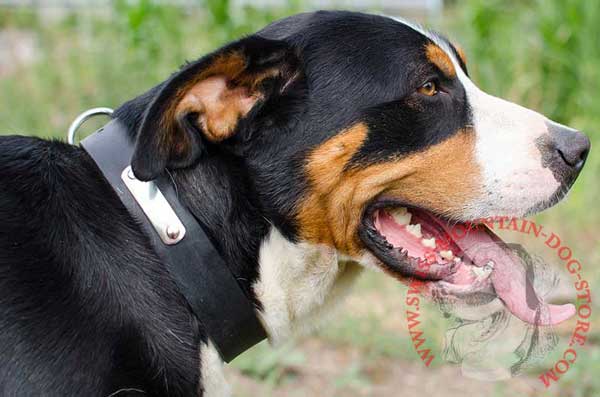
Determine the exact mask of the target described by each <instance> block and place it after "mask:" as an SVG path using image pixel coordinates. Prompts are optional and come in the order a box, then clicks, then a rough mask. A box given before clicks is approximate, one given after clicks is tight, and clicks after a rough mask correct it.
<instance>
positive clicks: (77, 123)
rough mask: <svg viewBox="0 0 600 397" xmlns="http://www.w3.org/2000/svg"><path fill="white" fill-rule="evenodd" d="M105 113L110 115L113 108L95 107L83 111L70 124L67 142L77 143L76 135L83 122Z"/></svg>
mask: <svg viewBox="0 0 600 397" xmlns="http://www.w3.org/2000/svg"><path fill="white" fill-rule="evenodd" d="M100 114H104V115H107V116H110V115H112V114H113V110H112V109H111V108H93V109H88V110H86V111H85V112H83V113H81V114H80V115H79V116H77V118H76V119H75V120H73V122H72V123H71V125H70V126H69V132H68V134H67V142H68V143H70V144H71V145H74V144H75V137H76V136H77V130H78V129H79V127H81V125H82V124H83V123H85V122H86V121H87V120H89V119H91V118H92V117H94V116H97V115H100Z"/></svg>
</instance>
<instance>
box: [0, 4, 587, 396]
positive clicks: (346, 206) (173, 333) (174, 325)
mask: <svg viewBox="0 0 600 397" xmlns="http://www.w3.org/2000/svg"><path fill="white" fill-rule="evenodd" d="M113 117H114V118H115V119H117V120H119V121H120V122H121V123H122V124H123V125H125V126H126V128H127V130H128V132H129V134H130V136H131V139H132V140H134V141H135V151H134V154H133V157H132V161H131V166H132V169H133V172H134V173H135V176H136V177H137V178H138V179H140V180H142V181H150V180H153V179H155V178H157V177H158V176H159V175H161V174H163V173H164V172H169V174H170V176H171V177H172V180H173V184H174V185H175V186H176V187H177V190H178V194H179V196H180V199H181V201H182V202H183V203H185V205H186V206H187V207H188V208H189V210H190V211H191V212H192V213H193V214H194V216H195V217H196V218H197V219H199V220H200V222H201V223H202V225H203V228H204V229H205V231H206V233H207V234H208V236H209V237H210V239H211V241H213V243H214V244H215V246H216V247H217V249H218V251H219V253H220V254H221V255H222V257H223V258H224V260H225V262H226V264H227V267H228V268H229V270H230V272H231V273H232V274H233V275H234V276H235V277H236V279H237V280H238V282H239V284H240V288H241V289H242V290H243V291H244V293H245V294H246V296H247V298H248V299H249V300H250V301H251V302H252V303H253V305H254V307H255V310H256V314H257V316H258V317H259V318H260V320H261V322H262V324H263V326H264V328H265V330H266V332H267V334H268V338H269V340H270V342H271V343H273V344H278V343H281V342H282V341H285V340H287V339H289V338H290V337H292V336H294V335H297V334H300V333H304V332H307V331H309V330H311V329H313V328H314V327H315V325H316V324H318V323H319V320H320V319H321V318H324V317H326V316H327V313H329V312H330V311H331V310H332V309H333V308H334V307H335V306H336V304H337V303H338V302H339V301H340V298H341V297H343V296H344V295H345V294H346V293H347V292H348V290H349V289H350V287H351V285H352V283H353V281H354V280H355V279H356V278H357V276H358V275H359V274H360V273H361V272H362V270H363V269H365V268H370V269H375V270H378V271H383V272H385V273H387V274H389V275H391V276H393V277H396V278H398V279H401V280H407V279H415V278H416V279H418V280H421V281H422V283H423V285H424V286H425V287H426V288H425V289H424V291H425V292H424V293H426V292H429V293H435V292H436V291H437V292H440V291H442V292H443V293H445V294H449V295H453V296H456V297H457V299H459V298H460V296H461V292H462V293H465V292H466V291H471V292H472V291H475V290H480V289H484V288H485V289H486V290H488V291H489V290H493V291H495V293H496V294H497V296H498V297H499V298H500V299H501V301H502V302H503V304H505V305H506V306H507V307H508V309H509V310H510V311H511V312H512V313H513V314H514V315H516V316H517V317H519V318H521V319H523V320H524V321H533V320H532V318H531V316H532V312H531V309H528V308H527V305H525V304H523V303H522V302H520V299H524V298H523V294H524V292H523V291H519V290H516V289H515V288H513V287H507V286H506V285H505V284H503V282H505V281H506V279H507V278H508V277H511V276H514V274H515V272H516V270H514V269H511V265H510V264H509V265H505V266H504V267H503V268H502V269H497V270H498V271H497V272H496V270H494V272H493V275H492V276H491V277H489V278H488V279H487V280H489V281H485V282H484V281H481V280H477V282H476V283H473V273H472V272H471V273H469V269H472V268H479V267H481V266H482V265H483V264H484V263H488V264H489V262H490V260H495V261H496V262H495V263H496V264H498V263H500V262H502V261H503V260H504V259H506V257H507V254H506V253H505V252H504V251H503V250H502V248H501V247H500V244H499V243H498V241H497V239H495V238H494V236H493V235H491V234H490V233H489V232H488V231H486V228H485V227H483V226H482V225H480V224H479V223H477V222H476V220H481V219H486V218H490V217H499V216H501V217H505V216H506V217H521V216H525V215H528V214H532V213H534V212H538V211H541V210H544V209H546V208H548V207H551V206H552V205H554V204H555V203H557V202H558V201H559V200H561V199H562V198H563V197H564V195H565V194H566V192H567V191H568V190H569V188H570V187H571V185H572V184H573V182H574V181H575V179H576V177H577V176H578V174H579V172H580V171H581V169H582V167H583V165H584V163H585V160H586V156H587V155H588V152H589V150H590V142H589V140H588V138H587V137H586V136H585V135H584V134H582V133H581V132H579V131H576V130H574V129H571V128H569V127H566V126H563V125H560V124H558V123H555V122H552V121H550V120H549V119H547V118H545V117H544V116H542V115H540V114H538V113H536V112H534V111H532V110H528V109H526V108H523V107H520V106H519V105H516V104H513V103H510V102H507V101H505V100H502V99H499V98H496V97H493V96H491V95H489V94H486V93H484V92H483V91H481V90H480V89H479V88H478V87H477V86H476V85H475V83H474V82H473V81H472V80H471V79H470V78H469V73H468V69H467V59H466V57H465V55H464V53H463V51H462V50H461V49H460V47H459V46H458V45H456V44H455V43H452V42H451V41H449V40H447V39H446V38H444V37H443V36H441V35H439V34H437V33H434V32H431V31H428V30H425V29H423V28H421V27H419V26H416V25H413V24H410V23H408V22H405V21H401V20H398V19H394V18H390V17H386V16H379V15H369V14H363V13H356V12H346V11H320V12H312V13H303V14H298V15H295V16H291V17H287V18H284V19H281V20H279V21H276V22H274V23H272V24H270V25H268V26H267V27H265V28H264V29H262V30H260V31H258V32H257V33H255V34H252V35H250V36H247V37H244V38H242V39H240V40H238V41H235V42H233V43H230V44H227V45H225V46H224V47H222V48H220V49H218V50H216V51H215V52H213V53H211V54H209V55H207V56H204V57H202V58H200V59H199V60H197V61H194V62H191V63H188V64H186V65H184V66H183V67H182V68H181V70H179V71H178V72H176V73H174V74H173V75H172V76H171V77H169V78H168V79H167V80H166V81H164V82H163V83H161V84H159V85H157V86H156V87H154V88H152V89H150V90H149V91H148V92H146V93H144V94H142V95H140V96H139V97H137V98H135V99H132V100H131V101H129V102H126V103H125V104H123V105H122V106H121V107H119V108H118V109H117V110H116V111H115V113H114V115H113ZM0 143H1V144H0V170H1V171H0V224H1V225H2V227H1V228H0V291H2V292H1V294H0V357H1V358H2V359H1V360H0V394H2V395H3V396H34V395H45V396H109V395H110V396H117V395H118V396H137V395H145V396H192V395H201V396H206V397H213V396H227V395H229V394H230V390H229V388H228V386H227V384H226V382H225V380H224V376H223V373H222V367H223V361H222V359H221V357H220V356H219V354H218V352H217V350H216V349H215V346H214V345H213V343H212V341H211V340H210V339H209V337H208V335H207V333H206V330H205V329H204V328H203V326H202V323H201V318H200V319H198V318H197V316H195V315H194V314H193V313H192V312H191V311H190V308H189V307H188V305H187V304H186V302H185V298H184V297H183V296H182V294H181V293H180V291H179V290H178V288H177V285H176V283H175V282H174V281H173V278H172V276H171V275H170V274H169V272H168V271H167V270H166V269H165V268H164V266H163V265H162V263H161V260H160V258H159V257H158V256H157V254H156V253H155V251H154V250H153V249H152V247H151V245H150V244H149V240H148V237H147V236H146V235H145V234H144V233H143V232H142V230H141V229H140V227H139V224H138V223H137V222H136V221H135V220H134V219H133V218H132V216H131V215H130V214H129V212H128V211H127V210H126V209H125V207H124V206H123V205H122V204H121V202H120V201H119V199H118V198H117V196H116V194H115V192H114V191H113V190H112V188H111V187H110V186H109V184H108V183H107V182H106V181H105V180H104V179H103V177H102V174H101V173H100V172H99V170H98V168H97V167H96V165H95V163H94V162H93V161H92V160H91V158H90V156H89V155H88V154H87V153H86V152H85V151H83V150H82V149H81V148H80V147H78V146H72V145H68V144H66V143H63V142H60V141H51V140H50V141H49V140H43V139H38V138H33V137H23V136H5V137H2V138H0ZM474 221H475V222H474ZM469 222H474V225H475V226H474V227H472V229H473V231H472V233H471V234H470V235H469V237H468V238H464V239H461V240H460V241H459V239H457V238H455V237H452V236H453V235H452V233H451V229H452V227H454V226H456V225H462V224H467V223H469ZM486 244H487V245H488V246H489V245H490V244H491V246H492V247H498V248H497V249H492V250H491V251H492V252H491V253H490V251H489V250H486V252H485V255H484V254H481V253H480V252H474V251H473V250H474V249H476V248H477V247H478V246H480V245H486ZM422 263H428V266H427V268H426V269H425V270H423V269H421V270H418V269H417V265H419V264H422ZM497 268H500V266H497ZM465 280H467V281H465ZM474 284H475V285H476V287H474V286H473V285H474ZM465 286H467V287H465ZM511 288H512V289H511ZM545 307H547V308H548V311H549V312H550V313H551V314H552V315H553V316H554V318H553V319H552V320H548V322H557V321H561V320H562V319H564V318H566V317H568V316H569V315H570V314H572V313H569V312H570V309H568V308H567V309H565V308H564V307H558V306H556V307H553V306H550V305H547V306H545ZM199 320H200V321H199Z"/></svg>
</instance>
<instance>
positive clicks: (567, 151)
mask: <svg viewBox="0 0 600 397" xmlns="http://www.w3.org/2000/svg"><path fill="white" fill-rule="evenodd" d="M551 135H552V137H553V143H554V149H555V150H556V151H557V152H558V155H559V156H560V158H561V159H562V161H564V162H565V163H566V165H567V166H569V167H570V168H573V169H574V170H575V171H580V170H581V169H582V168H583V164H585V159H586V158H587V156H588V153H589V152H590V146H591V144H590V139H589V138H588V137H587V136H586V135H585V134H583V133H581V132H580V131H577V130H574V129H571V128H568V127H564V126H562V125H553V126H552V128H551Z"/></svg>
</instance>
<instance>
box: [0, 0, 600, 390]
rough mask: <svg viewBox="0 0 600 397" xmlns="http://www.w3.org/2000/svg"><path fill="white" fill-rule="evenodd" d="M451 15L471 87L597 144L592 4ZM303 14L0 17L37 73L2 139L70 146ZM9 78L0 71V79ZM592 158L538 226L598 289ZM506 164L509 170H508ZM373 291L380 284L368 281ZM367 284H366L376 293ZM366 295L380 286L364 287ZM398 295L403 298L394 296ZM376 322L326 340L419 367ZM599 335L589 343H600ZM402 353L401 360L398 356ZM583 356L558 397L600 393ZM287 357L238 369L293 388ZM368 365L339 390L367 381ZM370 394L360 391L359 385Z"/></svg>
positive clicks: (476, 5) (480, 6) (575, 1)
mask: <svg viewBox="0 0 600 397" xmlns="http://www.w3.org/2000/svg"><path fill="white" fill-rule="evenodd" d="M449 4H451V5H450V6H449V7H448V8H447V10H446V11H445V13H444V18H442V19H441V20H440V21H437V22H436V24H435V26H433V27H434V28H437V29H439V30H442V31H445V32H449V33H450V34H449V36H450V37H452V38H453V39H455V40H456V41H457V42H458V43H460V44H461V45H462V46H463V47H464V48H465V50H466V53H467V57H468V59H469V61H468V68H469V71H470V74H471V76H472V77H473V79H474V80H475V81H476V83H477V84H478V85H480V86H481V88H482V89H484V90H486V91H488V92H490V93H492V94H494V95H498V96H502V97H506V98H508V99H510V100H513V101H516V102H519V103H521V104H523V105H525V106H528V107H531V108H534V109H536V110H538V111H540V112H542V113H544V114H545V115H547V116H548V117H550V118H552V119H554V120H556V121H559V122H562V123H565V124H569V125H572V126H574V127H576V128H580V129H582V130H584V131H586V132H587V133H588V135H589V136H590V137H591V139H592V146H593V147H594V146H596V145H598V144H600V43H599V40H600V7H599V6H598V3H597V2H596V1H584V0H561V1H559V0H547V1H544V0H527V1H521V0H461V1H454V2H449ZM301 9H302V7H301V2H300V1H299V0H294V1H292V2H290V3H288V4H287V5H286V6H285V7H282V8H269V9H259V8H255V7H251V6H247V7H242V8H235V9H234V7H232V4H231V2H230V0H203V1H202V0H198V3H197V6H196V7H192V8H189V9H184V8H180V7H175V6H169V5H167V4H164V2H162V3H161V4H160V5H159V4H157V3H156V2H154V1H152V0H114V2H113V6H112V7H111V8H109V9H102V10H97V9H94V10H84V11H82V10H78V11H77V12H73V13H71V14H67V15H66V16H64V17H63V18H58V19H57V18H42V17H41V16H40V15H39V14H38V13H37V12H35V11H33V10H27V9H2V8H0V31H16V32H19V34H24V35H30V36H33V38H34V43H35V49H34V50H35V52H34V56H35V60H34V62H25V63H24V64H23V65H16V67H15V68H14V70H12V71H10V72H9V73H7V74H5V75H0V93H1V95H0V133H4V134H6V133H21V134H33V135H38V136H44V137H60V138H63V137H64V136H65V133H66V129H67V127H68V124H69V123H70V121H71V120H72V119H73V118H74V117H75V116H76V115H77V114H78V113H79V112H81V111H82V110H84V109H87V108H89V107H95V106H109V107H116V106H118V105H119V104H120V103H122V102H124V101H126V100H128V99H130V98H132V97H134V96H136V95H138V94H140V93H142V92H143V91H145V90H147V89H148V88H150V87H151V86H153V85H154V84H156V83H158V82H160V81H162V80H164V79H165V78H166V77H168V76H169V74H170V73H172V72H173V71H175V70H176V69H177V68H178V67H179V66H180V65H181V64H183V63H184V62H185V61H186V60H192V59H195V58H197V57H199V56H201V55H202V54H205V53H207V52H209V51H211V50H213V49H215V48H217V47H218V46H220V45H222V44H224V43H226V42H228V41H230V40H233V39H235V38H238V37H240V36H241V35H244V34H248V33H251V32H252V31H254V30H256V29H259V28H261V27H262V26H264V25H266V24H267V23H269V22H270V21H272V20H275V19H277V18H280V17H282V16H285V15H289V14H293V13H295V12H297V11H300V10H301ZM0 72H1V71H0ZM595 150H596V149H595V148H594V149H593V150H592V154H591V155H590V158H589V159H588V165H587V166H586V168H585V169H584V171H583V173H582V175H581V177H580V179H579V180H578V182H577V184H576V185H575V188H574V189H573V191H572V193H571V195H570V197H569V199H568V200H567V201H566V202H564V203H563V204H560V205H559V206H558V207H557V208H556V209H553V210H551V211H549V212H548V213H547V214H543V215H541V216H540V220H541V221H542V222H543V223H544V225H545V226H546V227H548V228H550V229H551V230H554V231H557V232H558V233H560V235H561V237H563V238H564V240H565V241H568V242H569V244H570V245H571V246H572V247H573V249H574V251H575V252H577V254H578V257H580V258H581V259H582V260H583V262H584V264H585V271H586V272H587V273H588V277H590V278H592V279H593V280H594V281H595V285H600V271H598V270H596V269H595V267H596V266H595V265H597V264H598V263H599V262H600V244H599V243H598V238H597V232H598V230H597V229H598V227H599V226H600V213H599V211H597V210H596V211H594V209H596V208H597V196H598V194H599V193H600V186H599V184H598V177H597V175H599V174H600V156H598V155H597V154H596V153H595ZM510 155H511V154H510V153H507V154H506V156H507V161H510V160H509V158H510ZM367 280H378V279H376V278H368V279H367ZM367 284H368V283H367ZM359 288H362V290H369V289H373V288H374V289H377V286H376V285H375V286H373V285H366V284H365V283H364V282H363V283H362V284H360V285H359ZM394 295H396V294H394ZM378 324H379V322H378V319H377V316H372V317H369V318H368V319H367V321H365V319H360V318H356V317H352V316H348V317H345V318H342V319H340V320H339V321H337V323H336V324H333V326H331V327H327V328H326V329H325V330H324V331H323V332H322V333H321V334H320V338H322V339H323V340H325V341H327V342H330V343H340V344H351V345H353V346H356V347H359V348H361V349H362V350H363V351H365V354H366V355H367V356H368V359H373V358H374V357H383V356H385V357H390V356H392V357H393V358H402V359H407V358H410V357H414V358H415V359H417V357H416V355H414V352H413V350H412V347H411V345H410V343H409V341H408V340H405V339H398V338H396V337H395V336H394V335H391V334H390V333H389V332H387V331H385V332H384V331H381V330H379V328H378ZM597 335H600V334H597V333H596V334H593V335H592V337H593V338H596V341H597V339H598V337H597ZM390 352H393V353H390ZM589 353H590V354H589V355H581V358H580V360H581V365H577V366H575V367H574V368H576V369H575V370H574V371H573V372H570V373H569V374H568V376H567V377H566V380H565V382H564V383H562V382H561V383H560V385H561V389H560V391H561V392H564V393H563V394H561V395H568V396H591V395H596V394H594V393H595V390H600V385H599V384H598V378H597V377H590V376H587V375H586V374H588V373H590V371H591V373H594V372H598V370H600V363H599V362H598V355H599V354H600V348H598V346H597V343H596V344H594V345H593V346H592V347H591V348H590V352H589ZM302 361H303V357H302V355H301V354H299V353H297V352H295V351H293V350H291V349H290V348H289V347H285V348H284V349H283V350H281V351H275V352H271V353H267V352H265V347H264V346H262V345H261V346H259V347H257V348H255V349H254V350H253V351H251V352H249V353H248V354H247V355H245V356H242V357H240V359H238V360H236V365H237V366H238V368H239V369H240V370H241V371H243V372H244V373H246V374H249V375H251V376H253V377H255V378H257V379H261V380H262V381H264V382H267V383H271V384H276V383H277V382H279V381H281V379H283V378H285V376H284V375H285V374H284V373H283V372H282V367H283V366H285V365H294V364H298V363H301V362H302ZM360 372H361V371H360V365H358V364H357V366H354V367H352V368H350V369H349V372H348V374H349V375H348V378H347V379H346V378H344V377H342V378H340V379H339V380H338V381H339V382H340V384H347V383H352V382H355V381H356V379H359V380H361V379H362V378H360V377H359V375H357V374H360ZM581 379H584V381H581ZM361 382H362V380H361Z"/></svg>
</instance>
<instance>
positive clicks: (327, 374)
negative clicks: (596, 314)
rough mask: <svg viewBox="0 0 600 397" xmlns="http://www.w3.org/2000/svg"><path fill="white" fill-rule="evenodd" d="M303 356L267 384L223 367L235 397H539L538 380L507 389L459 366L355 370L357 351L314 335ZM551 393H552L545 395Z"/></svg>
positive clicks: (381, 362)
mask: <svg viewBox="0 0 600 397" xmlns="http://www.w3.org/2000/svg"><path fill="white" fill-rule="evenodd" d="M298 348H299V350H301V351H302V352H303V353H304V355H305V357H306V360H305V362H304V363H303V364H302V365H301V366H292V367H289V368H286V369H285V370H286V371H287V373H288V376H287V377H286V379H285V380H284V381H283V382H282V383H281V384H280V385H277V386H269V385H266V384H265V383H263V382H259V381H257V380H255V379H253V378H251V377H249V376H245V375H243V374H242V373H240V371H239V370H236V369H234V368H232V367H228V368H227V370H226V373H227V378H228V380H229V381H230V382H231V384H232V387H233V390H234V395H235V396H240V397H246V396H271V397H292V396H293V397H296V396H298V397H300V396H332V397H342V396H344V397H365V396H380V397H392V396H393V397H397V396H424V397H425V396H426V397H465V396H498V395H500V396H501V395H510V396H538V395H541V394H540V393H539V392H537V391H536V390H535V389H534V386H535V383H536V380H535V379H530V378H516V379H513V380H511V381H510V385H504V387H506V386H508V387H507V388H508V390H504V391H501V390H499V389H498V384H496V383H487V382H481V381H477V380H472V379H469V378H465V377H463V376H462V375H461V374H460V371H459V369H458V368H457V367H453V366H444V367H441V368H427V367H425V366H424V365H423V364H422V363H421V362H405V361H399V360H391V359H378V360H377V361H376V362H374V363H372V364H369V365H367V366H365V367H363V368H360V370H359V371H353V370H352V369H353V363H356V362H360V361H361V357H360V356H361V354H362V353H361V352H360V351H359V350H358V349H353V348H348V347H335V346H331V345H327V344H325V343H323V342H322V341H319V340H317V339H308V340H306V341H304V342H303V343H302V344H301V345H299V346H298ZM544 395H550V394H544Z"/></svg>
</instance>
